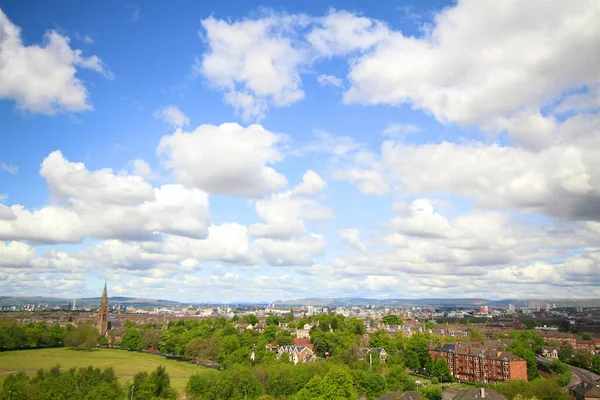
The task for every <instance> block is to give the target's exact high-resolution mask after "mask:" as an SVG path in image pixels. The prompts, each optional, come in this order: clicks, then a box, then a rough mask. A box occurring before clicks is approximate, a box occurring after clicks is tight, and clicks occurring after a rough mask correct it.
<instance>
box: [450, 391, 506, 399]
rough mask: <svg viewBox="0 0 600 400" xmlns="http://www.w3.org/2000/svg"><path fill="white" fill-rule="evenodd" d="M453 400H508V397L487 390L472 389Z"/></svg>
mask: <svg viewBox="0 0 600 400" xmlns="http://www.w3.org/2000/svg"><path fill="white" fill-rule="evenodd" d="M452 400H507V399H506V396H504V395H503V394H500V393H498V392H496V391H495V390H493V389H487V388H472V389H469V390H467V391H466V392H463V393H460V394H458V395H457V396H454V397H453V398H452Z"/></svg>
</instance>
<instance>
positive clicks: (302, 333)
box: [296, 324, 311, 339]
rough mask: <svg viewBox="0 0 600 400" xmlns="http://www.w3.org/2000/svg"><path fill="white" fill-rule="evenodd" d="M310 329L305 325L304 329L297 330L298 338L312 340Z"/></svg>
mask: <svg viewBox="0 0 600 400" xmlns="http://www.w3.org/2000/svg"><path fill="white" fill-rule="evenodd" d="M310 328H311V326H310V325H309V324H304V326H303V327H302V329H296V337H297V338H306V339H310Z"/></svg>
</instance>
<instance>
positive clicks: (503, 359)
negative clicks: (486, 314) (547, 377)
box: [429, 340, 527, 383]
mask: <svg viewBox="0 0 600 400" xmlns="http://www.w3.org/2000/svg"><path fill="white" fill-rule="evenodd" d="M506 346H507V344H506V342H503V341H498V340H491V341H486V342H467V343H447V344H442V345H440V346H436V347H431V346H430V348H429V353H430V354H431V357H432V358H434V359H435V358H438V357H442V358H444V359H445V360H446V361H447V362H448V367H449V368H450V372H451V373H452V376H454V378H455V379H458V380H461V381H467V382H480V383H491V382H506V381H514V380H517V381H526V380H527V362H526V361H525V360H524V359H522V358H521V357H517V356H515V355H514V354H512V353H510V352H508V351H505V350H504V349H505V348H506Z"/></svg>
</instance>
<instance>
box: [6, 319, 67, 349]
mask: <svg viewBox="0 0 600 400" xmlns="http://www.w3.org/2000/svg"><path fill="white" fill-rule="evenodd" d="M66 333H67V329H66V328H62V327H61V326H60V325H58V324H56V325H52V326H49V325H48V324H46V323H45V322H36V323H33V322H32V323H28V324H18V323H17V321H16V320H14V319H12V318H0V350H15V349H25V348H30V347H62V346H63V345H64V341H65V335H66Z"/></svg>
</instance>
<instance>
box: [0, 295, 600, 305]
mask: <svg viewBox="0 0 600 400" xmlns="http://www.w3.org/2000/svg"><path fill="white" fill-rule="evenodd" d="M72 301H73V300H72V299H65V298H59V297H42V296H37V297H35V296H29V297H11V296H1V297H0V306H23V305H27V304H48V305H49V306H50V307H56V306H59V307H66V306H68V305H70V304H71V302H72ZM108 303H109V304H110V305H116V304H118V305H122V306H134V307H187V306H188V305H194V306H197V305H200V304H206V305H208V304H212V305H225V304H227V303H219V302H205V303H199V302H191V303H182V302H178V301H173V300H162V299H144V298H137V297H123V296H112V297H111V296H109V297H108ZM547 303H550V304H556V306H557V307H575V306H584V307H600V298H595V299H529V300H520V299H506V300H487V299H483V298H461V299H369V298H363V297H341V298H320V297H313V298H305V299H295V300H286V301H281V300H278V301H275V302H273V304H276V305H280V306H288V307H289V306H308V305H310V306H321V307H359V306H367V305H373V306H378V307H384V306H385V307H402V306H405V307H412V306H434V307H479V306H481V305H487V306H489V307H501V308H506V307H508V305H509V304H514V305H515V306H516V307H536V306H538V305H539V306H540V307H541V308H543V307H544V306H545V305H546V304H547ZM76 304H77V307H91V308H94V307H98V305H99V304H100V297H86V298H81V299H76ZM259 304H260V305H264V304H267V303H266V302H260V303H252V302H236V303H229V305H238V306H240V307H242V306H252V305H259Z"/></svg>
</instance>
